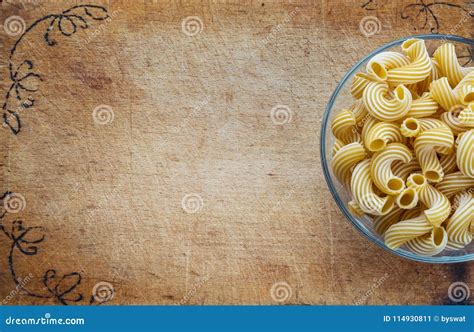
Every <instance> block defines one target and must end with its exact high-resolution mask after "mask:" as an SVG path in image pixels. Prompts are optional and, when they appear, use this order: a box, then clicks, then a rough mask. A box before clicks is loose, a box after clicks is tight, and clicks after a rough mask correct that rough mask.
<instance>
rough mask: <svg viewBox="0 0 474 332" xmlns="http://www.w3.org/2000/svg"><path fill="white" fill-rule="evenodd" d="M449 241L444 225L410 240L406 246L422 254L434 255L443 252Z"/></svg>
mask: <svg viewBox="0 0 474 332" xmlns="http://www.w3.org/2000/svg"><path fill="white" fill-rule="evenodd" d="M447 243H448V236H447V234H446V230H445V229H444V228H443V227H434V228H433V229H432V230H431V232H430V233H428V234H425V235H422V236H419V237H417V238H414V239H413V240H410V241H408V242H407V243H406V244H405V245H406V247H407V248H408V249H409V250H410V251H412V252H414V253H416V254H418V255H421V256H434V255H437V254H439V253H440V252H442V251H443V250H444V249H445V248H446V244H447Z"/></svg>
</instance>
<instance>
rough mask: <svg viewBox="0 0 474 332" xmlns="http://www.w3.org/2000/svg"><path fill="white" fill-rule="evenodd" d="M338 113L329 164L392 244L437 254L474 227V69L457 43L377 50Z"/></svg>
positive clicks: (352, 205)
mask: <svg viewBox="0 0 474 332" xmlns="http://www.w3.org/2000/svg"><path fill="white" fill-rule="evenodd" d="M351 94H352V97H353V98H354V102H353V104H352V106H350V107H349V108H347V109H342V110H341V111H340V112H338V113H337V114H336V115H335V116H334V118H333V120H332V122H331V130H332V133H333V135H334V136H335V143H334V146H333V150H332V155H333V158H332V161H331V167H332V170H333V173H334V175H335V176H336V177H337V179H338V180H339V181H340V182H341V184H342V185H343V186H344V187H345V188H346V189H347V190H348V191H350V194H351V199H352V200H350V201H349V203H348V209H349V211H350V212H351V213H352V214H353V215H355V216H358V217H360V216H363V215H368V216H370V217H371V220H372V221H373V226H374V229H375V231H376V232H377V233H378V234H379V235H380V236H382V237H383V239H384V241H385V244H386V246H387V247H389V248H390V249H393V250H396V249H398V248H400V247H404V248H405V249H408V250H410V251H412V252H414V253H416V254H418V255H423V256H434V255H437V254H439V253H441V252H442V251H444V250H460V249H462V248H465V247H466V246H468V245H469V244H470V243H471V241H472V237H473V235H474V68H473V67H463V66H461V65H460V64H459V61H458V59H457V56H456V50H455V47H454V45H453V44H451V43H447V42H445V43H442V44H441V46H439V47H438V48H437V49H436V51H435V52H434V53H433V54H432V56H430V54H429V52H428V50H427V47H426V45H425V42H424V40H422V39H416V38H413V39H408V40H406V41H405V42H403V44H402V45H401V52H394V51H387V52H382V53H379V54H377V55H375V56H374V57H373V58H372V59H370V60H369V61H368V63H367V65H366V71H365V72H360V73H357V74H356V75H355V76H354V79H353V82H352V85H351Z"/></svg>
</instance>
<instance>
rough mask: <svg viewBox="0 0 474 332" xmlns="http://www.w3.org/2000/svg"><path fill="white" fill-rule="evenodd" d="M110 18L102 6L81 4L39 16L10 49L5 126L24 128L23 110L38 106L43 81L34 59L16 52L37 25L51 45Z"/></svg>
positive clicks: (4, 108)
mask: <svg viewBox="0 0 474 332" xmlns="http://www.w3.org/2000/svg"><path fill="white" fill-rule="evenodd" d="M108 18H110V16H109V14H108V12H107V9H105V8H104V7H102V6H97V5H77V6H74V7H71V8H69V9H66V10H64V11H63V12H61V13H60V14H49V15H46V16H44V17H42V18H40V19H38V20H36V21H35V22H33V24H31V25H30V26H29V27H28V28H27V29H25V31H24V32H23V33H22V34H21V35H20V37H19V38H18V39H17V41H16V42H15V44H14V45H13V47H12V48H11V50H10V54H9V58H8V70H9V79H10V81H11V84H10V87H9V89H8V90H7V92H6V94H5V99H4V102H3V106H2V110H3V122H4V126H7V127H9V128H10V130H11V131H12V133H13V134H15V135H17V134H18V133H19V132H20V131H21V124H22V123H21V117H20V113H21V112H22V111H23V110H26V109H32V108H34V106H35V97H34V95H35V93H36V92H38V89H39V85H40V84H41V82H42V81H43V77H42V75H41V74H40V73H39V72H37V70H36V68H35V63H34V61H33V60H32V59H23V60H21V61H17V59H16V56H15V55H16V52H17V50H18V48H19V46H20V44H21V42H22V41H23V40H24V38H25V36H27V35H28V34H29V33H30V32H31V31H32V30H33V29H35V28H37V27H38V28H39V27H43V28H45V31H44V34H43V38H44V41H45V43H46V45H47V46H49V47H53V46H55V45H57V44H58V39H57V37H58V36H63V37H71V36H73V35H74V34H75V33H76V32H78V31H80V30H84V29H88V28H89V27H90V26H91V23H92V22H94V21H103V20H106V19H108Z"/></svg>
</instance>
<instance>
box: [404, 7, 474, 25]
mask: <svg viewBox="0 0 474 332" xmlns="http://www.w3.org/2000/svg"><path fill="white" fill-rule="evenodd" d="M443 6H445V7H448V8H452V9H456V10H460V11H462V12H463V13H464V15H467V16H469V17H474V12H473V11H469V10H468V9H466V8H464V7H463V6H461V5H457V4H453V3H449V2H444V1H436V0H435V1H433V2H431V3H428V4H427V3H425V2H424V1H423V0H417V2H416V3H412V4H410V5H406V6H405V7H404V8H403V9H402V12H401V18H402V19H404V20H406V19H408V18H410V17H411V15H412V14H413V12H414V13H416V20H419V19H420V18H421V20H422V26H421V29H422V30H423V29H426V28H427V27H428V26H429V27H430V31H431V32H432V33H438V32H439V29H440V27H441V26H440V23H439V19H438V15H437V13H436V12H435V8H437V7H443ZM414 28H415V30H417V26H415V27H414Z"/></svg>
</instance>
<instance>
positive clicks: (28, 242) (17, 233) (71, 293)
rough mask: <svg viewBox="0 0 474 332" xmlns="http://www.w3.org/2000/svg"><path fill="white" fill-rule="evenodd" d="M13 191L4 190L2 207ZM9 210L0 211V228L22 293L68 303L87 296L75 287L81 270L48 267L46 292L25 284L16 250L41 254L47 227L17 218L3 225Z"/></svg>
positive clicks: (0, 199)
mask: <svg viewBox="0 0 474 332" xmlns="http://www.w3.org/2000/svg"><path fill="white" fill-rule="evenodd" d="M11 194H12V193H11V192H10V191H7V192H5V193H4V194H3V195H2V196H1V197H0V204H1V206H2V207H3V206H4V202H5V199H6V198H8V196H9V195H11ZM7 214H8V212H7V211H6V210H5V209H4V208H2V211H1V212H0V231H1V232H2V233H3V234H4V235H5V236H6V237H7V238H8V239H9V240H10V242H11V245H10V251H9V254H8V268H9V271H10V274H11V276H12V279H13V281H14V283H15V285H16V287H17V289H21V290H22V291H23V293H25V294H27V295H29V296H32V297H36V298H42V299H50V298H55V299H56V300H57V301H58V302H59V303H62V304H64V305H68V304H70V303H78V302H81V301H82V300H84V296H83V294H81V293H79V292H77V291H76V288H77V286H78V285H79V284H80V283H81V279H82V277H81V274H80V273H79V272H71V273H67V274H64V275H62V276H59V275H58V274H57V272H56V270H52V269H50V270H47V271H46V272H45V273H44V276H43V284H44V286H45V288H46V290H47V292H44V293H37V292H34V291H32V290H30V289H28V288H27V287H26V285H25V284H23V283H22V282H21V278H20V277H19V276H18V274H17V271H16V270H15V260H14V255H15V253H20V254H23V255H26V256H34V255H36V254H38V251H39V248H38V245H39V244H41V243H42V242H43V241H44V240H45V238H46V230H45V229H44V228H43V227H41V226H30V227H27V226H25V225H24V224H23V221H22V220H14V221H13V222H12V225H11V227H6V226H5V225H4V217H5V216H6V215H7ZM108 301H109V298H100V297H98V299H96V297H94V296H91V297H90V299H89V300H88V303H89V304H97V305H99V304H103V303H105V302H108Z"/></svg>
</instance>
